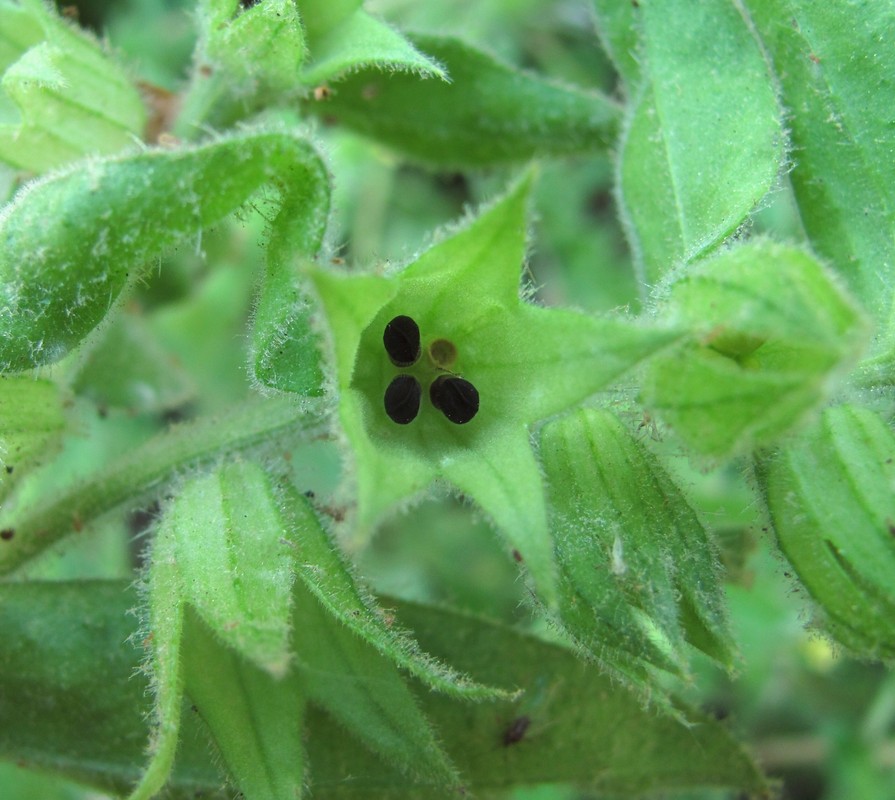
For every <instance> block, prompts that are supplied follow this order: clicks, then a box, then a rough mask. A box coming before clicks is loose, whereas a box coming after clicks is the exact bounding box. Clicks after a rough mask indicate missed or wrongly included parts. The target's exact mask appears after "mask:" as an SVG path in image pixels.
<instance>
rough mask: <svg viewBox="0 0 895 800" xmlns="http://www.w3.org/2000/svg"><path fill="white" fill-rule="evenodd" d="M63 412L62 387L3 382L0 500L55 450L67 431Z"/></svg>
mask: <svg viewBox="0 0 895 800" xmlns="http://www.w3.org/2000/svg"><path fill="white" fill-rule="evenodd" d="M62 408H63V398H62V396H61V394H60V392H59V387H58V386H56V384H54V383H53V382H52V381H48V380H38V379H35V378H32V377H30V376H27V377H25V376H23V377H12V376H3V377H2V378H0V499H3V498H4V497H5V496H6V495H8V494H9V492H10V491H11V490H12V488H13V486H14V485H15V483H16V482H17V481H18V480H19V479H20V478H21V477H22V476H23V475H25V474H26V473H27V472H28V471H29V470H30V469H32V468H33V467H35V466H37V464H38V463H40V460H41V458H42V457H45V456H46V455H48V454H50V453H52V452H53V451H54V450H55V449H56V446H57V445H58V444H59V442H60V441H61V440H62V433H63V431H64V429H65V417H64V416H63V413H62ZM3 533H4V535H3V539H4V540H7V541H9V540H11V539H12V538H13V537H14V536H15V535H17V532H16V531H15V530H14V528H12V527H10V528H5V529H4V531H3ZM7 537H8V538H7Z"/></svg>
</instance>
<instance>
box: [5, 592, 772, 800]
mask: <svg viewBox="0 0 895 800" xmlns="http://www.w3.org/2000/svg"><path fill="white" fill-rule="evenodd" d="M134 602H135V596H134V594H133V593H132V591H131V592H129V591H128V589H127V586H126V585H125V584H124V583H86V584H67V583H52V584H31V585H28V584H3V585H0V639H2V640H3V641H4V642H6V643H7V645H6V646H5V647H4V648H3V649H2V650H0V692H2V694H0V697H2V698H3V702H2V703H0V756H2V757H3V758H7V759H18V758H21V759H23V760H24V761H26V763H29V764H32V765H38V764H39V765H41V766H42V767H43V768H45V769H48V770H52V771H55V772H61V773H63V774H69V775H71V774H78V775H79V776H80V777H81V778H82V779H85V780H90V781H91V782H93V783H95V784H98V785H102V786H106V787H119V789H120V787H121V786H122V785H123V784H125V785H126V784H127V783H128V782H129V781H131V780H133V779H134V778H135V777H136V772H137V769H138V765H139V763H140V761H141V759H142V746H143V742H144V740H145V727H146V721H145V718H144V714H145V711H146V704H147V698H146V696H145V688H146V684H145V681H144V678H143V677H142V676H141V675H140V674H139V673H135V667H136V665H137V663H138V658H139V656H138V654H137V652H136V651H135V650H134V649H133V648H132V647H131V646H130V645H127V644H123V643H124V641H125V639H126V637H127V636H128V635H129V633H131V632H132V631H133V626H134V622H133V618H132V617H129V616H127V614H126V610H127V609H128V608H129V607H131V606H132V605H133V604H134ZM390 605H394V603H391V602H390ZM398 613H399V615H400V616H401V618H402V619H405V620H407V621H408V622H409V623H410V624H411V626H412V627H413V629H414V631H415V633H416V635H417V636H418V638H419V640H420V642H421V644H422V645H423V646H424V647H425V648H426V649H427V650H429V651H431V652H432V653H434V654H435V655H436V656H437V657H438V658H442V659H444V660H446V661H450V662H453V663H457V664H458V666H459V667H460V668H461V669H464V670H468V671H469V672H470V673H471V674H473V675H475V676H476V678H478V679H480V680H483V681H485V682H487V683H491V684H498V685H516V686H522V687H525V688H526V690H527V692H526V695H525V696H524V698H523V700H521V701H518V702H505V703H503V704H500V705H493V704H486V705H470V704H468V703H458V702H457V701H455V700H453V699H451V698H448V697H446V696H444V695H439V694H432V693H423V694H421V695H420V704H421V706H422V708H423V710H424V711H425V713H426V714H427V715H429V716H431V717H432V718H433V720H434V721H435V724H436V727H437V728H438V730H439V731H440V734H441V737H442V739H443V741H444V743H445V747H446V749H447V751H448V753H449V754H450V755H451V757H452V759H453V761H454V762H455V763H456V765H457V766H458V768H459V770H460V773H461V775H463V776H464V778H465V780H466V785H467V786H468V787H469V789H470V790H471V791H473V792H476V793H479V792H484V791H487V790H489V789H507V788H510V787H512V786H533V785H537V784H543V783H557V782H574V783H578V784H584V785H589V786H592V787H593V788H594V789H595V790H596V791H600V792H602V793H605V794H620V795H626V796H630V795H635V794H638V793H643V792H648V791H659V790H666V791H670V790H672V789H675V788H684V787H687V788H690V787H693V786H723V787H731V788H739V789H742V790H745V791H749V792H753V793H755V794H761V793H764V792H765V791H766V788H767V787H766V783H765V781H764V779H763V778H762V777H761V775H760V774H759V772H758V770H757V768H756V767H755V765H754V764H753V763H752V761H751V760H750V759H749V758H748V757H747V756H746V755H745V753H744V752H743V751H742V750H741V749H740V747H739V745H737V744H736V742H735V741H734V740H733V739H732V738H731V736H730V734H729V733H728V732H727V730H726V729H725V727H724V726H722V725H721V724H719V723H718V722H716V721H714V720H712V719H710V718H708V717H705V716H703V715H700V714H697V713H696V712H692V711H689V710H686V709H683V708H682V709H681V712H682V713H685V714H686V716H687V718H688V720H689V721H690V723H691V725H690V727H687V728H685V727H682V726H681V725H680V723H678V722H676V721H675V720H673V719H670V718H668V717H664V716H661V715H657V714H656V713H655V711H652V710H649V711H648V710H645V709H644V708H643V707H642V706H641V704H640V702H639V700H638V698H636V697H635V696H633V695H631V694H630V693H629V692H627V691H626V690H625V689H624V688H622V687H620V686H618V685H617V684H616V683H613V682H612V681H611V680H610V679H609V678H606V677H604V676H601V675H600V674H599V673H597V672H595V671H594V670H592V669H588V668H586V667H585V666H584V665H583V664H582V663H581V662H580V661H578V660H577V659H576V658H575V656H574V655H573V654H572V653H570V652H569V651H567V650H565V649H563V648H560V647H557V646H555V645H550V644H546V643H544V642H543V641H540V640H538V639H536V638H533V637H530V636H525V635H522V634H519V633H516V632H514V631H512V630H509V629H507V628H503V627H501V626H497V625H494V624H492V623H487V622H483V621H481V620H478V619H475V618H472V617H467V616H463V615H459V614H457V613H455V612H451V611H446V610H435V609H433V608H430V607H426V606H416V605H412V604H406V603H402V604H398ZM520 715H527V716H528V717H529V719H530V724H529V726H528V728H527V730H526V731H525V735H524V736H523V738H522V739H521V740H520V741H518V742H515V743H513V744H509V745H505V744H504V741H505V736H506V732H507V728H508V726H510V725H511V724H512V723H514V722H515V721H516V720H517V719H518V718H519V716H520ZM194 716H195V715H186V716H185V717H184V721H183V724H184V728H185V729H189V730H188V733H187V735H185V736H184V738H183V740H182V742H181V750H180V751H179V753H178V759H177V763H176V765H175V769H174V773H173V775H172V779H173V782H174V783H173V785H174V792H173V796H174V797H178V798H180V797H190V796H194V793H195V792H196V791H209V792H210V793H211V795H212V796H216V794H217V790H218V787H219V786H220V778H219V775H218V773H217V771H216V770H215V769H214V767H213V766H212V765H211V762H212V758H211V756H210V755H209V753H208V751H207V748H206V747H204V746H203V745H202V743H201V742H200V741H199V740H197V739H196V738H195V737H196V732H195V727H194V725H195V720H194ZM307 726H308V730H309V732H310V735H309V737H308V739H307V747H308V757H309V758H308V760H309V763H310V765H311V767H310V774H311V779H312V786H316V787H318V792H323V791H324V790H325V793H326V795H327V796H328V797H336V798H338V797H342V796H345V797H347V796H349V795H351V796H357V793H358V791H367V792H370V791H374V790H375V791H383V792H384V791H388V792H389V795H390V796H391V797H393V798H399V799H400V798H411V797H419V796H420V793H421V791H424V792H425V793H426V796H429V797H438V796H439V795H438V794H437V793H436V792H435V791H433V787H432V786H425V787H421V786H420V785H418V784H414V783H412V782H411V781H410V780H409V779H408V777H407V776H406V775H402V774H401V773H400V772H398V771H397V770H395V769H393V768H390V767H388V766H387V765H385V764H383V763H382V762H381V761H379V760H378V759H377V758H376V757H374V756H373V755H372V754H370V753H368V752H366V751H365V750H364V749H362V748H360V747H357V746H355V745H354V744H353V742H352V740H351V739H349V738H346V736H345V735H344V732H343V731H342V729H341V728H340V727H338V726H337V725H335V724H334V723H333V722H332V721H331V720H329V719H328V718H326V717H325V716H323V715H321V714H320V713H318V712H315V711H313V710H312V711H310V712H309V714H308V718H307ZM349 777H352V778H353V780H347V779H348V778H349ZM225 796H230V795H229V794H226V795H225ZM451 796H455V794H452V795H451Z"/></svg>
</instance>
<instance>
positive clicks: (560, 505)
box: [540, 409, 734, 694]
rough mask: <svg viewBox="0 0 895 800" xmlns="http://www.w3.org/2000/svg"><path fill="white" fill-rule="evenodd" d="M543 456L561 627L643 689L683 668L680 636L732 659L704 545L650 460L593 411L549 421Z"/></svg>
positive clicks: (715, 572)
mask: <svg viewBox="0 0 895 800" xmlns="http://www.w3.org/2000/svg"><path fill="white" fill-rule="evenodd" d="M540 455H541V459H542V461H543V464H544V471H545V473H546V478H547V486H548V497H549V502H550V508H551V532H552V534H553V537H554V541H555V542H556V548H557V558H558V560H559V564H560V570H561V573H562V595H563V602H562V605H561V607H560V614H561V617H562V620H563V623H564V624H565V625H566V627H567V628H568V630H569V632H570V633H571V634H572V635H573V636H574V637H575V638H576V639H577V640H578V641H579V642H581V643H582V644H583V645H584V646H585V647H586V648H587V649H588V650H589V651H590V652H592V653H593V654H594V655H595V656H596V657H597V658H598V659H600V660H601V661H602V662H603V663H604V664H605V665H606V666H607V667H608V668H609V669H610V670H611V671H613V672H615V673H617V674H621V675H623V676H625V677H626V678H627V679H628V680H630V681H631V682H632V683H633V685H634V687H635V688H638V689H641V690H646V691H649V689H650V688H651V685H650V678H651V675H652V672H653V668H655V667H661V668H664V669H667V670H669V671H672V672H679V673H685V672H686V671H687V662H688V658H687V652H686V650H685V649H684V643H685V641H689V642H690V643H691V644H693V645H695V646H696V647H699V648H700V649H703V650H705V651H706V652H707V653H708V654H709V655H711V656H713V657H714V658H716V659H718V660H719V661H721V662H722V663H724V664H725V665H727V666H728V667H730V666H732V653H733V650H734V646H733V642H732V640H731V638H730V634H729V632H728V631H727V622H726V618H725V608H724V598H723V592H722V590H721V583H720V574H719V569H718V564H717V559H716V555H715V553H714V548H713V545H712V542H711V540H710V538H709V535H708V532H707V531H706V529H705V528H704V526H703V524H702V522H701V521H700V519H699V517H698V516H697V515H696V513H695V512H694V510H693V508H692V507H691V506H690V504H689V503H688V502H687V500H686V499H685V497H684V495H683V494H682V493H681V491H680V489H678V487H677V486H675V484H674V483H673V482H672V480H671V479H670V477H669V476H668V474H667V473H666V472H665V471H664V470H663V469H662V468H661V467H660V466H659V464H658V463H657V462H656V460H655V458H654V457H653V456H651V455H650V454H649V452H648V451H647V450H646V449H645V448H644V447H643V446H642V445H640V444H638V443H637V442H636V441H635V440H634V439H633V437H632V436H631V435H630V433H629V432H628V431H627V430H626V429H625V428H624V427H623V426H622V425H621V423H620V422H619V421H618V419H616V417H615V416H614V415H613V414H611V413H610V412H608V411H598V410H596V409H586V410H581V411H578V412H576V413H574V414H571V415H569V416H567V417H564V418H562V419H561V420H559V421H556V422H551V423H549V424H547V425H546V426H545V427H544V429H543V430H542V432H541V447H540ZM660 694H661V693H660Z"/></svg>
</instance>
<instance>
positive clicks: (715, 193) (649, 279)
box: [619, 0, 784, 285]
mask: <svg viewBox="0 0 895 800" xmlns="http://www.w3.org/2000/svg"><path fill="white" fill-rule="evenodd" d="M640 14H641V16H642V18H643V36H644V46H643V50H642V69H643V74H644V78H643V84H642V85H641V86H640V90H639V91H638V92H636V93H635V98H636V100H635V103H634V104H633V105H632V106H631V109H632V110H631V113H630V115H629V118H628V120H627V124H626V128H625V131H624V134H623V136H622V150H621V155H620V163H619V176H620V177H619V180H620V189H621V201H622V202H621V209H622V214H623V220H624V221H625V222H626V225H627V228H628V234H629V238H630V240H631V245H632V248H633V250H634V254H635V258H636V261H637V263H638V266H639V268H640V270H641V280H642V281H643V282H644V283H645V284H647V285H651V284H654V283H655V282H656V281H657V280H659V278H661V277H662V276H663V275H664V274H666V273H667V272H668V270H670V269H671V268H672V267H674V266H675V265H677V264H680V263H682V262H688V261H693V260H694V259H696V258H698V257H699V256H700V255H703V254H704V253H705V252H706V251H707V250H710V249H711V248H712V247H715V246H716V245H717V244H718V243H719V242H721V241H723V240H724V239H725V238H726V237H728V236H730V235H731V234H732V233H733V232H734V231H736V229H737V227H738V226H739V225H740V224H742V222H743V221H744V220H745V219H746V217H747V216H748V215H749V213H750V212H752V211H753V210H754V209H755V207H756V205H757V204H758V202H759V201H760V200H761V198H762V197H764V196H765V195H766V194H767V193H768V191H770V189H771V187H772V185H773V184H774V181H775V180H776V179H777V174H778V171H779V170H780V167H781V165H782V161H783V145H784V133H783V128H782V126H781V121H780V113H779V110H778V107H777V100H776V97H775V96H774V88H773V85H772V83H771V77H770V75H769V74H768V69H767V65H766V64H765V62H764V59H763V57H762V53H761V50H760V49H759V46H758V43H757V42H756V40H755V38H754V37H753V34H752V31H751V30H750V28H749V26H748V25H747V23H746V21H745V20H744V19H743V17H742V16H741V15H740V13H739V12H738V11H737V9H736V8H735V7H734V5H733V4H731V3H730V2H728V0H706V1H705V2H702V3H699V4H697V5H694V4H693V3H691V2H689V0H663V1H662V2H656V1H655V0H650V1H649V2H647V0H644V2H643V3H642V4H641V9H640Z"/></svg>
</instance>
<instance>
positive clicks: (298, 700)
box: [183, 610, 305, 800]
mask: <svg viewBox="0 0 895 800" xmlns="http://www.w3.org/2000/svg"><path fill="white" fill-rule="evenodd" d="M185 621H186V628H185V635H184V639H185V641H186V647H185V648H184V652H183V672H184V681H185V687H186V692H187V694H188V695H189V697H190V699H191V700H192V702H193V706H194V708H195V711H196V713H198V715H199V716H200V717H201V718H202V719H203V720H204V721H205V723H206V724H207V725H208V728H209V730H210V731H211V734H212V736H213V737H214V742H215V746H216V748H217V750H218V752H219V753H220V754H221V758H222V760H223V763H224V765H225V766H226V767H227V770H228V772H229V773H230V775H231V776H232V778H233V783H234V784H235V785H236V787H237V788H238V789H239V791H240V792H242V794H243V795H244V796H245V797H247V798H251V799H252V800H281V798H298V797H300V796H301V792H302V786H303V783H304V779H305V774H304V773H305V770H304V762H305V759H304V747H303V744H302V733H303V729H304V697H303V696H302V693H301V690H300V687H299V683H298V680H297V678H296V676H295V675H294V674H293V675H289V676H287V677H285V678H276V677H274V676H272V675H271V674H270V673H269V672H266V671H264V670H260V669H258V668H257V667H255V666H254V665H253V664H252V663H250V662H249V661H247V660H244V659H242V658H240V657H239V655H237V654H236V653H235V652H233V650H231V649H229V648H227V647H225V646H223V645H221V643H220V642H218V641H217V640H216V638H215V636H214V635H213V634H212V633H211V631H210V630H209V629H208V628H207V627H206V626H205V625H203V623H202V622H201V620H200V619H199V618H198V617H197V616H195V615H194V614H193V613H192V612H191V610H188V611H187V614H186V620H185Z"/></svg>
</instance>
